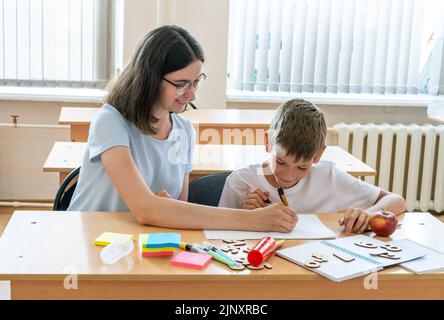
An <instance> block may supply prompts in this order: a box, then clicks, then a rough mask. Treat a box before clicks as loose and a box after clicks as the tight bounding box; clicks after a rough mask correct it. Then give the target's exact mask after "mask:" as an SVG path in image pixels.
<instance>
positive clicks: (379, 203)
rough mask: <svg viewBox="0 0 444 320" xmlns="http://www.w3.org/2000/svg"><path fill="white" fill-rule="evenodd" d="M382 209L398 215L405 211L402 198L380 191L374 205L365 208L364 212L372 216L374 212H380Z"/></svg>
mask: <svg viewBox="0 0 444 320" xmlns="http://www.w3.org/2000/svg"><path fill="white" fill-rule="evenodd" d="M382 209H384V210H385V211H390V212H393V213H394V214H396V215H399V214H401V213H403V212H405V210H406V207H405V200H404V198H403V197H401V196H400V195H398V194H396V193H392V192H387V191H385V190H381V193H380V194H379V197H378V199H376V201H375V203H374V205H373V206H371V207H370V208H367V209H366V210H365V211H366V212H367V213H368V214H374V213H375V212H377V211H381V210H382Z"/></svg>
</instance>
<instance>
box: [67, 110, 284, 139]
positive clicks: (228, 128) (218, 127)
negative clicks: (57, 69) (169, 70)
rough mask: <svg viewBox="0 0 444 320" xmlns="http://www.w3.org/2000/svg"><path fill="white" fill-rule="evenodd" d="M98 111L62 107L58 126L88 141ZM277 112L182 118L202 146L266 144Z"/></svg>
mask: <svg viewBox="0 0 444 320" xmlns="http://www.w3.org/2000/svg"><path fill="white" fill-rule="evenodd" d="M97 110H99V108H77V107H62V110H61V113H60V117H59V123H60V124H68V125H70V126H71V140H72V141H87V139H88V130H89V126H90V123H91V121H92V119H93V117H94V115H95V114H96V112H97ZM275 112H276V110H235V109H196V110H194V109H192V110H187V111H185V112H183V113H181V114H180V115H181V116H182V117H184V118H186V119H189V120H190V121H191V123H192V124H193V126H194V127H195V129H196V132H197V133H198V137H199V140H198V141H199V143H200V144H205V143H213V144H263V143H264V132H265V130H267V129H268V128H269V126H270V122H271V120H272V118H273V115H274V114H275Z"/></svg>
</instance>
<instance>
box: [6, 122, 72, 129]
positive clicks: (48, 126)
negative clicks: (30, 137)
mask: <svg viewBox="0 0 444 320" xmlns="http://www.w3.org/2000/svg"><path fill="white" fill-rule="evenodd" d="M0 127H6V128H39V129H69V128H70V127H71V126H70V125H60V124H20V123H17V124H16V123H0Z"/></svg>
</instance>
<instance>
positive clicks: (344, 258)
mask: <svg viewBox="0 0 444 320" xmlns="http://www.w3.org/2000/svg"><path fill="white" fill-rule="evenodd" d="M333 255H334V256H335V257H336V258H338V259H340V260H342V261H344V262H352V261H354V260H355V258H354V257H352V256H349V255H347V254H341V253H333Z"/></svg>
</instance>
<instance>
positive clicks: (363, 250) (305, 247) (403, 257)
mask: <svg viewBox="0 0 444 320" xmlns="http://www.w3.org/2000/svg"><path fill="white" fill-rule="evenodd" d="M403 241H407V242H408V241H410V240H407V239H403ZM400 243H401V242H400ZM357 244H360V245H361V246H359V245H357ZM387 244H390V245H391V246H392V247H391V248H394V249H399V248H401V251H400V252H392V251H388V250H386V249H384V248H383V247H381V246H384V245H387ZM362 245H367V246H370V247H371V248H369V247H363V246H362ZM396 247H397V248H396ZM383 252H388V253H389V255H392V258H386V257H380V256H374V255H372V254H380V253H383ZM276 254H277V255H278V256H280V257H282V258H284V259H287V260H289V261H291V262H293V263H296V264H298V265H300V266H302V267H304V268H307V269H309V270H311V271H313V272H316V273H318V274H320V275H322V276H324V277H326V278H328V279H330V280H332V281H335V282H340V281H344V280H348V279H353V278H357V277H360V276H364V275H367V274H370V273H373V272H376V271H379V270H381V269H383V268H385V267H388V266H392V265H396V264H400V263H403V262H406V261H411V260H414V259H417V258H420V257H423V256H424V255H425V252H423V251H416V250H413V249H411V246H405V247H403V246H402V245H401V244H398V243H397V241H391V242H389V243H388V242H383V241H379V240H376V239H373V238H370V237H367V236H364V235H357V236H351V237H346V238H341V239H336V240H322V241H313V242H309V243H304V244H302V245H298V246H294V247H291V248H286V249H282V250H278V251H276ZM393 257H398V258H397V259H393Z"/></svg>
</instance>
